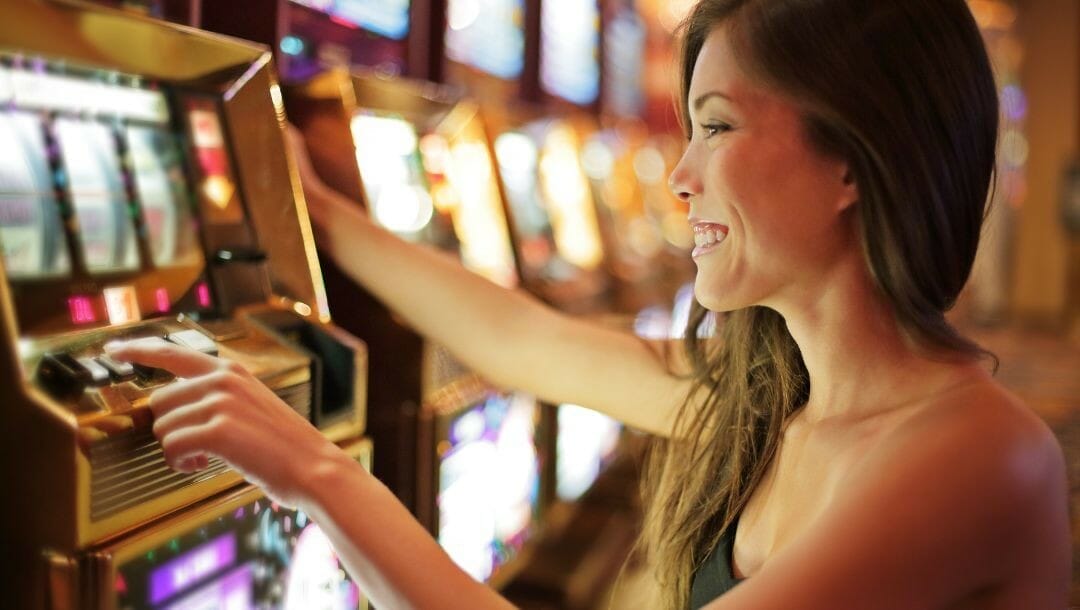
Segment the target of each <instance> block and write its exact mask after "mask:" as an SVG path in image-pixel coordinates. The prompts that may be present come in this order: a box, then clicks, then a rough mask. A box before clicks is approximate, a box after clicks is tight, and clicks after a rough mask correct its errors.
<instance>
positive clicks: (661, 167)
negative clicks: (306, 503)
mask: <svg viewBox="0 0 1080 610" xmlns="http://www.w3.org/2000/svg"><path fill="white" fill-rule="evenodd" d="M969 3H970V6H971V8H972V10H973V12H974V14H975V16H976V18H977V20H978V22H979V25H980V27H981V28H982V29H983V32H984V36H985V39H986V42H987V46H988V49H989V50H990V54H991V56H992V59H993V62H994V66H995V70H996V72H997V78H998V81H999V89H1000V93H1001V100H1002V112H1003V119H1004V121H1003V126H1002V133H1001V143H1000V155H999V157H1000V158H999V166H998V170H997V174H998V176H997V178H998V186H997V188H996V190H995V191H994V194H993V197H994V198H995V201H994V204H995V205H994V207H993V213H992V215H991V216H990V218H989V221H988V225H987V228H986V230H985V232H984V240H983V243H982V245H981V246H980V251H979V255H978V258H977V261H976V267H975V270H974V272H973V275H972V278H971V280H970V283H969V285H968V287H967V288H966V289H965V291H964V293H963V294H962V296H961V299H960V301H959V302H958V304H957V306H956V307H955V309H954V311H953V312H952V313H951V315H952V320H953V322H954V323H955V324H957V325H958V326H959V327H961V328H962V329H963V330H964V331H965V332H966V333H968V334H970V335H971V336H972V337H974V338H975V339H976V340H978V341H979V342H980V343H982V344H983V345H984V346H986V347H987V348H989V349H990V350H991V351H993V352H995V353H996V354H997V355H998V356H999V357H1000V358H1001V368H1000V370H999V372H998V377H999V379H1000V380H1001V381H1002V383H1004V384H1005V385H1007V386H1008V387H1009V388H1010V389H1011V390H1013V391H1014V392H1015V393H1017V394H1018V395H1020V396H1022V397H1023V398H1024V399H1025V400H1026V401H1027V402H1028V403H1029V404H1030V406H1031V407H1032V408H1033V409H1034V410H1036V411H1037V412H1038V413H1039V415H1040V416H1042V417H1043V418H1044V419H1045V420H1046V421H1047V422H1048V424H1049V425H1050V426H1051V428H1052V429H1053V430H1054V432H1055V433H1056V434H1057V435H1058V438H1059V440H1060V441H1061V444H1062V446H1063V447H1064V449H1065V451H1066V455H1067V458H1068V464H1069V468H1070V483H1071V490H1072V497H1073V509H1074V510H1073V516H1074V525H1078V526H1080V374H1078V373H1077V371H1080V4H1078V3H1077V2H1076V1H1075V0H970V2H969ZM691 4H692V0H235V1H229V2H223V1H213V0H206V1H203V0H102V1H82V0H3V2H2V3H0V252H2V257H0V474H2V477H3V478H2V480H0V490H2V497H3V499H2V501H0V607H4V608H18V609H23V608H25V609H28V610H46V609H52V610H61V609H75V610H79V609H84V610H99V609H100V610H134V609H143V608H146V609H165V608H168V609H173V610H190V609H195V608H199V609H208V608H286V609H308V608H336V609H346V608H347V609H359V608H367V607H368V606H369V604H368V602H367V600H366V598H365V592H364V591H363V590H362V589H361V588H360V587H359V586H358V585H357V584H356V583H355V582H354V581H353V580H352V578H351V577H350V576H349V575H348V574H347V573H346V572H345V570H344V568H343V567H342V565H341V563H340V562H339V559H338V557H337V556H336V554H335V551H334V549H333V548H332V546H331V544H330V541H329V539H328V538H327V536H326V535H325V534H323V533H322V531H321V530H320V529H319V527H318V526H317V525H316V524H315V523H313V522H312V521H311V520H310V519H309V518H308V516H307V515H305V514H304V513H303V512H302V511H298V510H295V509H288V508H285V507H282V506H279V505H277V504H276V503H274V502H272V501H270V500H269V499H268V498H267V497H266V496H265V495H264V494H263V493H262V492H261V491H260V490H259V488H258V487H256V486H254V485H252V484H250V483H247V482H246V481H244V480H243V478H242V477H241V476H240V475H239V474H238V473H236V472H235V471H233V470H232V469H230V468H229V467H228V466H227V465H226V464H225V463H223V462H222V461H220V460H217V459H211V460H210V463H209V466H208V467H207V468H206V469H204V470H201V471H199V472H195V473H180V472H178V471H174V470H172V469H171V468H170V467H169V466H167V465H166V463H165V461H164V458H163V453H162V449H161V446H160V444H159V443H158V442H157V441H156V440H155V437H154V436H153V433H152V430H151V425H152V418H151V415H150V410H149V408H148V400H149V395H150V394H151V393H152V392H153V391H154V390H155V389H157V388H160V387H163V386H166V385H168V384H170V383H172V382H174V380H175V378H174V377H173V376H172V375H171V374H170V373H168V372H166V371H163V370H161V369H154V368H150V367H145V366H139V365H132V364H128V363H125V362H120V361H118V360H114V359H112V358H110V357H109V356H108V355H107V354H106V353H105V352H104V351H103V345H105V344H106V343H107V342H110V341H114V340H122V339H134V338H141V337H151V336H155V337H161V338H164V339H166V340H167V341H170V342H172V343H175V344H178V345H182V346H185V347H188V348H191V349H195V350H198V351H201V352H204V353H207V354H211V355H216V356H220V357H223V358H227V359H230V360H233V361H236V362H238V363H240V364H241V365H243V366H244V367H245V368H246V369H247V370H249V371H250V372H251V373H252V374H253V375H255V376H256V377H257V378H258V379H259V380H260V381H262V382H263V383H265V384H266V385H267V386H268V387H269V388H270V389H271V390H273V391H274V392H275V393H276V394H277V395H278V396H279V397H280V398H282V399H283V400H284V401H285V402H286V403H288V404H289V405H290V406H291V407H292V408H293V409H294V410H295V411H297V412H298V413H300V414H301V415H302V416H303V417H305V418H306V419H308V420H309V421H310V422H311V424H312V425H314V426H315V427H316V428H317V429H318V430H319V431H321V432H322V434H324V435H325V436H326V437H327V438H328V439H330V440H331V441H333V442H335V443H337V444H338V445H339V446H341V447H342V448H343V449H344V450H345V451H346V452H347V453H348V454H349V455H350V456H352V457H354V458H355V459H356V460H357V461H359V462H360V463H361V464H363V465H364V467H365V468H367V469H368V470H370V471H371V472H372V473H374V475H375V476H376V477H377V478H378V479H379V480H381V481H382V482H383V483H385V484H386V485H387V487H389V488H390V489H391V490H392V491H393V492H394V494H395V495H396V496H397V497H398V498H399V499H400V500H401V501H402V502H403V503H404V504H405V506H407V507H408V508H409V509H410V510H411V511H412V513H413V514H414V515H415V516H416V518H417V519H418V520H419V521H420V523H421V524H423V525H424V527H426V528H427V529H428V530H429V531H430V532H431V534H432V535H433V536H434V537H435V538H436V539H437V540H438V542H439V543H440V545H441V546H442V547H443V548H444V549H445V550H446V552H447V553H448V554H449V556H450V557H451V558H452V559H453V561H454V562H455V563H456V564H457V565H459V566H460V567H461V568H462V569H463V570H465V571H466V572H467V573H468V574H469V575H471V576H472V577H473V578H475V579H476V580H478V581H481V582H485V583H487V584H488V585H489V586H491V587H493V588H496V589H498V590H500V591H501V592H502V593H503V594H504V595H505V596H506V597H508V598H509V599H510V600H511V601H512V602H513V603H514V604H516V605H518V606H519V607H522V608H535V609H557V608H565V609H571V610H586V609H592V608H609V607H615V608H648V607H650V606H649V603H648V601H647V600H648V599H650V591H649V590H648V589H649V584H648V583H649V579H648V578H647V577H644V576H643V574H644V572H645V571H646V570H647V564H646V562H645V561H644V559H643V558H642V557H639V556H638V554H637V553H636V552H635V550H634V542H635V539H636V535H637V533H638V527H639V524H640V517H641V502H640V497H639V487H638V486H639V478H640V477H639V467H640V464H641V458H642V454H643V451H644V450H645V447H646V446H647V444H648V442H649V438H648V436H647V435H645V434H643V433H641V432H639V431H636V430H634V429H630V428H627V427H624V426H622V425H621V424H620V423H619V422H617V421H615V420H612V419H610V418H609V417H607V416H605V415H602V414H600V413H598V412H596V411H593V410H590V409H589V408H588V407H589V405H575V404H545V403H543V402H541V401H540V400H538V399H537V398H536V397H534V396H531V395H529V394H528V393H525V392H521V391H518V390H516V389H514V388H503V387H496V386H494V385H492V384H491V383H489V382H488V381H486V380H485V379H483V378H481V377H480V376H478V375H477V374H475V373H474V372H472V371H470V370H469V369H468V368H467V367H465V366H464V365H463V364H461V363H460V362H458V361H457V360H456V359H455V358H454V356H453V355H452V354H451V353H450V352H449V351H448V350H446V349H444V348H443V347H442V346H440V345H437V344H435V343H433V342H431V341H429V340H428V339H426V338H425V337H423V336H421V335H419V334H418V333H416V332H415V331H414V330H413V329H411V328H410V327H409V326H408V325H407V324H406V323H405V322H403V321H402V320H401V319H400V318H398V317H397V316H396V315H395V314H394V313H393V312H391V311H389V310H388V309H387V308H386V307H384V306H383V305H382V304H381V303H379V302H378V301H377V300H376V299H375V298H374V297H372V296H371V295H370V294H368V293H367V292H366V291H365V290H364V289H363V288H361V287H359V286H357V285H356V284H355V283H354V282H353V281H352V280H350V279H349V278H348V276H347V275H346V274H345V273H344V272H343V271H342V270H341V269H338V268H337V267H336V266H335V264H334V263H333V261H331V260H330V259H329V257H327V256H325V255H324V254H323V255H321V253H320V248H319V242H318V239H317V237H318V236H317V235H316V234H315V232H314V231H313V229H312V224H311V222H310V220H309V217H308V212H307V208H306V204H305V201H304V195H303V190H302V188H301V184H300V182H299V180H300V178H299V174H298V172H297V168H296V165H295V160H294V158H293V153H292V152H291V150H290V148H289V146H288V144H287V141H288V140H287V138H286V125H287V122H288V123H291V124H292V125H294V126H295V127H296V128H297V130H298V132H299V133H300V134H301V135H302V138H303V140H304V142H305V143H306V145H307V149H308V151H309V154H310V157H311V161H312V163H313V165H314V168H315V171H316V172H317V173H318V175H319V176H320V177H321V178H322V179H323V180H324V181H325V182H326V184H328V185H329V186H331V187H333V188H334V189H335V190H337V191H339V192H340V193H342V194H343V195H345V196H346V197H348V198H349V199H351V200H352V201H354V202H355V204H356V205H357V206H358V207H360V208H362V209H363V210H365V211H366V213H368V214H369V215H370V216H371V218H373V219H374V221H375V222H377V223H378V224H380V225H382V226H383V227H385V228H386V229H388V230H390V231H392V232H393V233H396V234H397V235H398V236H400V237H401V238H403V239H405V240H408V241H412V242H417V243H424V244H428V245H431V246H433V247H435V248H439V249H442V250H445V251H447V252H448V253H450V254H451V255H453V256H455V257H457V258H458V259H460V261H461V263H462V264H463V265H464V266H465V267H466V268H468V269H469V270H471V271H473V272H475V273H477V274H479V275H481V276H483V277H485V278H487V279H488V280H490V281H492V282H495V283H497V284H500V285H503V286H507V287H515V288H520V289H523V290H526V291H528V292H530V293H531V294H533V295H534V296H535V297H536V298H538V299H540V300H542V301H544V302H546V303H548V304H550V305H551V306H553V307H555V308H558V309H560V310H563V311H565V312H567V313H569V314H572V315H575V316H583V317H587V318H590V319H592V320H595V321H596V322H597V323H599V324H607V325H611V326H613V327H617V328H620V329H622V330H624V331H625V332H627V333H634V334H636V335H637V336H639V337H641V338H643V339H645V340H650V341H659V342H667V341H671V342H676V341H678V340H679V339H680V338H681V337H682V336H683V334H684V331H685V329H686V326H687V316H688V312H689V309H690V303H691V302H692V300H693V298H694V297H693V291H692V289H691V288H689V287H688V286H689V283H690V282H692V280H693V271H694V268H693V265H692V261H691V258H690V255H689V252H690V250H691V249H692V247H693V234H692V233H691V231H690V228H689V226H688V224H687V222H686V216H687V209H686V206H685V204H684V203H683V202H681V201H680V200H678V199H677V198H676V197H675V196H674V195H673V194H672V193H671V192H670V191H669V190H668V187H667V177H668V174H669V173H670V171H671V169H672V168H673V166H674V164H675V163H676V162H677V160H678V158H679V156H680V155H681V152H682V146H683V140H682V135H681V133H680V130H679V126H678V122H677V119H676V116H675V111H674V107H673V104H672V99H673V97H672V96H673V91H675V88H676V87H675V86H676V83H675V82H674V80H673V78H674V77H673V74H674V73H675V71H674V70H673V69H672V67H673V62H674V58H673V49H674V43H673V32H674V30H675V27H676V25H677V23H678V22H679V20H680V19H681V18H682V16H683V15H685V13H686V12H687V11H688V10H689V8H690V6H691ZM1073 531H1074V549H1076V552H1074V557H1075V558H1076V560H1074V565H1076V566H1078V568H1077V569H1078V571H1077V572H1075V573H1074V578H1073V591H1074V594H1073V602H1074V603H1076V604H1080V527H1074V528H1073ZM316 551H317V552H316Z"/></svg>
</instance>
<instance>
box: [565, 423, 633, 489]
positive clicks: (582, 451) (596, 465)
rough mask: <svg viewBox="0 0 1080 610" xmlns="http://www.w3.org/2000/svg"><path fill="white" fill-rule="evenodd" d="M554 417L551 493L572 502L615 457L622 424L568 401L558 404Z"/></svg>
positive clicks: (590, 485)
mask: <svg viewBox="0 0 1080 610" xmlns="http://www.w3.org/2000/svg"><path fill="white" fill-rule="evenodd" d="M557 418H558V422H557V424H556V428H557V430H558V436H557V437H556V442H555V447H556V450H555V494H556V496H557V497H558V498H559V499H560V500H563V501H565V502H572V501H574V500H577V499H578V498H580V497H581V496H582V495H584V494H585V492H586V491H588V490H589V488H590V487H592V484H593V483H594V482H595V481H596V479H597V477H599V476H600V472H601V471H602V470H603V469H604V467H605V466H607V465H608V463H610V462H611V460H612V458H613V457H614V456H615V450H616V448H617V447H618V445H619V437H620V436H621V434H622V424H620V423H619V422H618V421H616V420H614V419H612V418H610V417H608V416H606V415H603V414H601V413H597V412H596V411H593V410H591V409H586V408H585V407H579V406H577V405H571V404H564V405H559V407H558V409H557Z"/></svg>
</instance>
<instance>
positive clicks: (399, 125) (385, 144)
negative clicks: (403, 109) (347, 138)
mask: <svg viewBox="0 0 1080 610" xmlns="http://www.w3.org/2000/svg"><path fill="white" fill-rule="evenodd" d="M352 132H353V139H354V141H355V142H356V144H357V147H363V148H366V149H369V150H372V154H373V155H380V156H388V155H395V156H398V157H407V156H409V155H411V154H413V153H414V152H416V146H417V138H416V129H414V128H413V126H412V125H410V124H409V123H407V122H406V121H403V120H401V119H392V118H385V117H375V116H367V115H358V116H356V117H354V118H353V122H352Z"/></svg>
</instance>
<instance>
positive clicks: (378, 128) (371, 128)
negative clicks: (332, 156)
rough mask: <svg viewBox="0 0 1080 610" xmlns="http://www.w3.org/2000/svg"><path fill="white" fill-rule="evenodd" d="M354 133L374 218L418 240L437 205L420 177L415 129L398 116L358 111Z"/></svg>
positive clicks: (417, 140) (401, 233) (419, 160)
mask: <svg viewBox="0 0 1080 610" xmlns="http://www.w3.org/2000/svg"><path fill="white" fill-rule="evenodd" d="M352 132H353V141H354V142H356V162H357V165H358V166H359V168H360V178H361V180H362V181H363V183H364V195H365V196H366V198H367V201H368V205H369V207H370V212H371V215H372V217H373V218H374V219H375V221H376V222H378V223H379V224H381V225H382V226H384V227H386V228H387V229H389V230H391V231H393V232H394V233H397V234H398V235H401V236H403V237H407V238H410V239H413V240H418V239H420V238H421V232H422V231H423V230H424V228H425V227H427V226H428V224H429V223H430V222H431V220H432V217H433V216H434V213H435V206H434V202H433V201H432V199H431V195H430V194H429V192H428V184H427V180H426V178H425V176H424V168H423V164H422V162H421V159H420V149H419V138H418V136H417V133H416V128H414V127H413V126H412V125H411V124H409V123H408V122H406V121H405V120H403V119H399V118H392V117H380V116H374V115H371V114H357V115H356V116H355V117H353V120H352Z"/></svg>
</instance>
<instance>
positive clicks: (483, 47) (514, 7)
mask: <svg viewBox="0 0 1080 610" xmlns="http://www.w3.org/2000/svg"><path fill="white" fill-rule="evenodd" d="M446 13H447V19H446V22H447V23H446V55H447V57H449V58H450V59H452V60H454V61H456V62H460V63H463V64H466V65H469V66H472V67H474V68H477V69H479V70H482V71H484V72H487V73H488V74H491V75H493V76H497V77H499V78H506V79H513V78H517V77H519V76H521V71H522V69H523V68H524V66H525V25H524V24H525V1H524V0H450V1H449V2H448V4H447V7H446Z"/></svg>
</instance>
